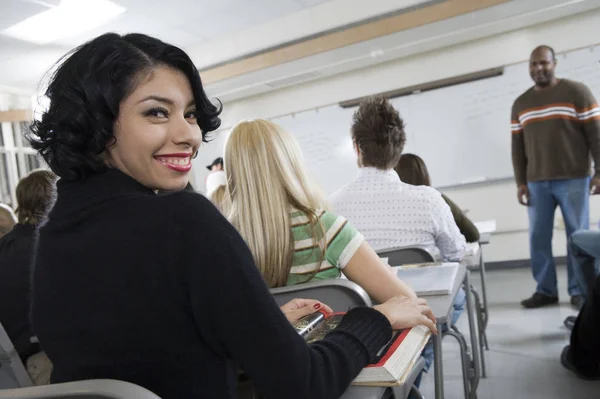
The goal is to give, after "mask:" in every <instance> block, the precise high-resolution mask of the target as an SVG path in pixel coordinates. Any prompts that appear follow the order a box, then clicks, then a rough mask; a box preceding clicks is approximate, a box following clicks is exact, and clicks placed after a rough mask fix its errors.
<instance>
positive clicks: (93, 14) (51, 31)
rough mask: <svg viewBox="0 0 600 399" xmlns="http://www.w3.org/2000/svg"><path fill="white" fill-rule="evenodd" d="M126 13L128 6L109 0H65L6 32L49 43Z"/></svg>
mask: <svg viewBox="0 0 600 399" xmlns="http://www.w3.org/2000/svg"><path fill="white" fill-rule="evenodd" d="M124 12H125V8H124V7H121V6H119V5H117V4H115V3H113V2H112V1H109V0H85V1H81V0H62V1H61V2H60V5H59V6H58V7H54V8H51V9H49V10H47V11H44V12H41V13H39V14H36V15H34V16H32V17H29V18H27V19H25V20H24V21H21V22H19V23H18V24H16V25H13V26H11V27H10V28H8V29H6V30H4V31H3V32H2V33H4V34H6V35H8V36H12V37H14V38H17V39H21V40H25V41H28V42H33V43H37V44H46V43H50V42H53V41H56V40H59V39H63V38H65V37H70V36H75V35H78V34H80V33H83V32H86V31H89V30H91V29H94V28H97V27H99V26H101V25H103V24H105V23H107V22H108V21H110V20H111V19H113V18H115V17H117V16H118V15H120V14H122V13H124Z"/></svg>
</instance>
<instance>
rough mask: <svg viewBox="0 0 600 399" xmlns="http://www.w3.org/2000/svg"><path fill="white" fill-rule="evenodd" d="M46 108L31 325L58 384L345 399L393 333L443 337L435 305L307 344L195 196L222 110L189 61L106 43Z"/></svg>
mask: <svg viewBox="0 0 600 399" xmlns="http://www.w3.org/2000/svg"><path fill="white" fill-rule="evenodd" d="M46 95H47V96H48V97H49V100H50V101H49V102H50V107H49V109H48V110H47V111H46V112H45V113H44V114H43V115H42V117H41V119H40V120H38V121H35V122H34V123H33V125H32V137H31V141H32V146H33V147H34V148H35V149H37V150H38V151H39V153H40V155H42V156H43V157H44V159H45V160H46V162H47V163H48V165H49V166H50V167H51V168H52V170H53V171H54V172H55V173H56V174H57V175H58V176H60V180H59V181H58V184H57V191H58V198H57V201H56V204H55V205H54V207H53V209H52V211H51V213H50V214H49V218H48V222H47V223H46V224H45V225H44V226H43V227H42V228H40V234H39V244H38V250H37V254H36V260H35V266H34V272H33V303H32V321H33V329H34V331H35V332H36V334H37V336H38V337H39V340H40V343H41V345H42V346H43V347H44V350H45V351H46V353H47V354H48V356H49V357H50V359H51V360H52V362H53V363H54V370H53V372H52V382H56V383H58V382H66V381H75V380H83V379H96V378H111V379H118V380H124V381H129V382H132V383H135V384H138V385H141V386H143V387H145V388H147V389H149V390H151V391H153V392H155V393H156V394H157V395H158V396H160V397H161V398H163V399H170V398H177V399H179V398H233V397H234V396H235V383H236V377H237V373H236V371H237V370H236V365H241V366H242V367H243V370H244V372H245V373H246V374H247V375H248V376H249V377H250V378H251V379H252V381H253V383H254V384H255V386H256V387H257V389H258V391H259V392H260V394H261V395H263V396H264V397H268V398H291V399H295V398H298V399H299V398H316V399H319V398H334V397H339V396H340V395H341V394H342V393H343V392H344V390H345V389H346V388H347V386H348V384H349V383H350V382H351V381H352V379H353V378H354V377H355V376H356V375H357V374H358V373H359V372H360V370H361V369H362V368H363V367H364V366H365V365H366V364H367V363H368V362H369V360H370V359H372V358H373V356H374V355H375V354H376V353H377V352H378V351H379V350H380V349H381V348H382V347H383V346H384V345H385V344H386V343H387V342H388V341H389V340H390V338H391V334H392V329H401V328H406V327H411V326H414V325H417V324H425V325H428V326H429V327H430V328H432V329H435V326H434V325H433V323H432V321H431V320H429V319H428V318H427V317H426V316H425V314H429V313H430V310H429V309H428V308H427V307H426V306H425V305H424V304H423V302H422V301H419V300H416V299H408V298H400V297H395V298H393V299H391V300H390V301H388V302H386V303H383V304H381V305H378V306H376V307H375V308H373V309H371V308H365V307H359V308H356V309H352V310H350V311H349V312H348V313H347V314H346V316H345V317H344V319H343V320H342V322H341V323H340V325H339V326H338V327H337V328H336V329H335V330H334V331H332V332H331V333H330V334H329V335H328V336H327V337H326V338H325V339H323V340H321V341H319V342H316V343H314V344H311V345H308V344H306V342H304V340H303V339H302V338H301V337H300V336H299V335H298V334H297V333H296V331H295V330H294V328H292V326H291V325H290V323H289V322H288V319H286V317H285V316H284V314H283V313H282V311H281V310H280V308H279V307H278V306H277V304H276V303H275V301H274V300H273V298H272V296H271V294H270V293H269V290H268V288H267V286H266V285H265V284H264V281H263V279H262V276H261V275H260V273H259V272H258V270H257V268H256V266H255V264H254V262H253V260H252V254H251V253H250V251H249V250H248V247H247V246H246V245H245V243H244V241H243V240H242V238H241V237H240V235H239V234H238V233H237V231H236V230H235V228H234V227H233V226H231V225H230V224H229V223H228V222H227V220H226V219H225V218H224V217H223V216H222V215H221V214H220V213H219V212H218V211H217V209H216V208H215V207H214V206H213V205H212V204H211V203H210V202H209V201H208V200H207V199H206V198H204V197H203V196H202V195H200V194H197V193H192V192H189V191H186V190H183V188H184V187H185V186H186V184H187V183H188V181H189V174H190V171H191V168H192V163H191V159H192V157H193V155H194V154H195V153H196V152H197V151H198V150H199V148H200V144H201V142H202V140H203V139H206V138H207V135H208V133H209V132H211V131H214V130H216V129H217V128H218V127H219V125H220V120H219V117H218V115H219V113H220V111H221V110H220V109H219V108H218V107H216V106H215V105H213V104H212V103H211V102H210V101H209V99H208V98H207V96H206V94H205V92H204V89H203V86H202V83H201V80H200V76H199V74H198V70H197V69H196V67H195V65H194V63H193V62H192V60H191V59H190V58H189V56H188V55H187V54H186V53H185V52H184V51H183V50H181V49H179V48H177V47H174V46H172V45H169V44H166V43H164V42H162V41H160V40H158V39H155V38H152V37H149V36H146V35H142V34H128V35H118V34H115V33H109V34H104V35H102V36H99V37H97V38H96V39H94V40H92V41H90V42H88V43H86V44H84V45H82V46H80V47H78V48H77V49H76V50H75V51H74V52H73V53H72V54H71V55H70V56H69V57H67V58H66V59H65V60H64V61H63V63H62V64H61V65H60V66H59V67H58V69H57V71H56V72H55V74H54V75H53V77H52V79H51V81H50V84H49V86H48V90H47V92H46ZM157 190H163V191H172V193H169V194H166V195H157V194H156V193H157ZM300 305H301V306H302V307H304V308H305V307H306V305H307V304H306V303H304V304H300ZM315 305H316V304H315Z"/></svg>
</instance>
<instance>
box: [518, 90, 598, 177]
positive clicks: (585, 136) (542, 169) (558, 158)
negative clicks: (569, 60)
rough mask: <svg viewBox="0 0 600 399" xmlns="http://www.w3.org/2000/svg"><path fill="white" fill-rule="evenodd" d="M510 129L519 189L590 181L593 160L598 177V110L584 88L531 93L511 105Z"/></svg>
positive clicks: (528, 92) (520, 97)
mask: <svg viewBox="0 0 600 399" xmlns="http://www.w3.org/2000/svg"><path fill="white" fill-rule="evenodd" d="M511 130H512V159H513V167H514V170H515V179H516V181H517V184H519V185H520V184H526V183H527V182H532V181H541V180H557V179H571V178H578V177H585V176H589V174H590V168H591V162H590V161H591V158H593V160H594V164H595V171H594V174H595V175H596V176H600V107H599V106H598V103H597V102H596V100H595V99H594V96H593V94H592V92H591V91H590V89H588V88H587V87H586V86H585V85H584V84H583V83H579V82H575V81H572V80H568V79H561V80H560V81H559V82H558V84H557V85H556V86H554V87H551V88H548V89H543V90H536V89H535V87H532V88H530V89H529V90H527V91H526V92H525V93H523V94H522V95H521V96H519V98H517V99H516V100H515V103H514V104H513V108H512V117H511ZM590 155H591V157H590Z"/></svg>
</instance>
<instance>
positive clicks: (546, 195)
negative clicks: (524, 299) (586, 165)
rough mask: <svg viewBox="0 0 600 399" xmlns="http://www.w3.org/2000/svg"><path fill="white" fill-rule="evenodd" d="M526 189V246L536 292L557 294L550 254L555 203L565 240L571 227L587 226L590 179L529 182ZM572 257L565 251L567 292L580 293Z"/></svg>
mask: <svg viewBox="0 0 600 399" xmlns="http://www.w3.org/2000/svg"><path fill="white" fill-rule="evenodd" d="M527 187H528V188H529V206H528V213H529V249H530V252H531V269H532V272H533V277H534V278H535V281H537V289H536V292H538V293H540V294H544V295H548V296H553V297H558V287H557V282H556V268H555V265H554V258H553V256H552V231H553V227H554V211H555V210H556V206H557V205H558V206H559V207H560V210H561V212H562V215H563V219H564V221H565V228H566V230H567V239H570V237H571V234H573V233H574V232H575V230H579V229H588V228H589V225H590V212H589V194H590V178H589V177H582V178H579V179H565V180H547V181H538V182H531V183H528V184H527ZM575 263H576V260H575V257H574V256H573V254H572V253H571V250H570V249H568V250H567V276H568V285H569V295H571V296H575V295H582V291H581V289H580V285H579V283H578V281H577V278H576V276H575V270H574V269H575Z"/></svg>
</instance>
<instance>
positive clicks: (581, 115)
mask: <svg viewBox="0 0 600 399" xmlns="http://www.w3.org/2000/svg"><path fill="white" fill-rule="evenodd" d="M550 119H568V120H573V121H581V122H587V121H591V120H598V119H600V106H598V104H594V105H592V106H591V107H587V108H584V109H580V110H578V109H576V108H575V106H574V105H573V104H565V103H560V104H559V103H555V104H550V105H548V106H545V107H537V108H528V109H526V110H525V111H523V112H521V113H519V121H518V122H520V123H516V122H517V121H511V131H512V133H521V132H522V130H523V127H524V126H526V125H528V124H530V123H533V122H541V121H545V120H550Z"/></svg>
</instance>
